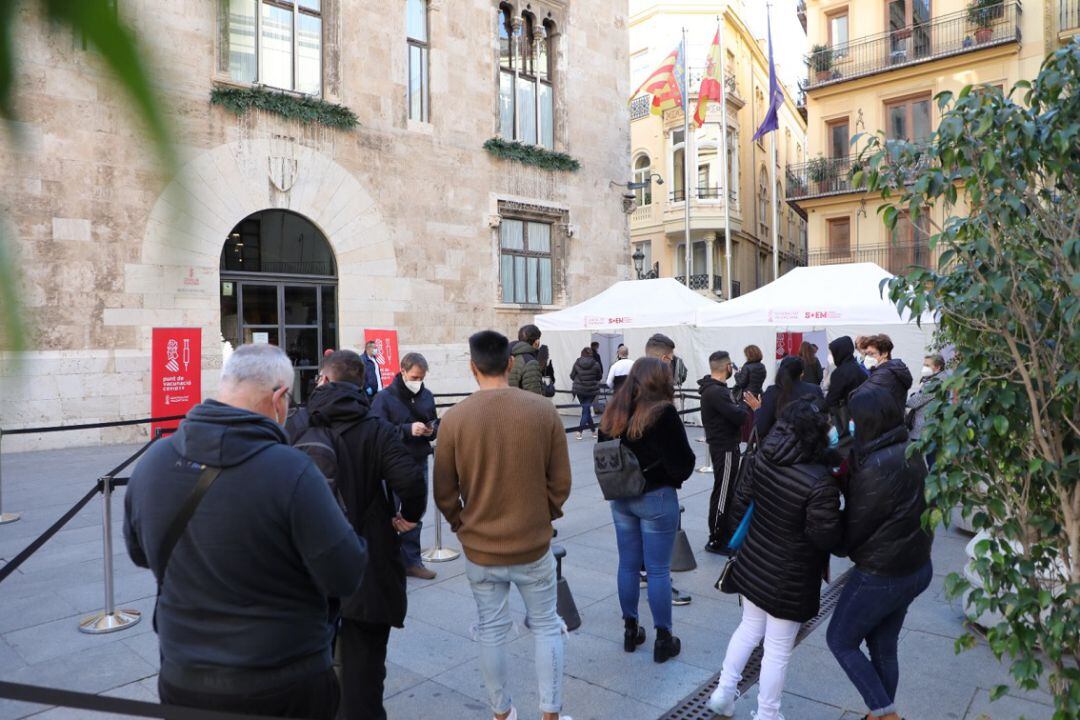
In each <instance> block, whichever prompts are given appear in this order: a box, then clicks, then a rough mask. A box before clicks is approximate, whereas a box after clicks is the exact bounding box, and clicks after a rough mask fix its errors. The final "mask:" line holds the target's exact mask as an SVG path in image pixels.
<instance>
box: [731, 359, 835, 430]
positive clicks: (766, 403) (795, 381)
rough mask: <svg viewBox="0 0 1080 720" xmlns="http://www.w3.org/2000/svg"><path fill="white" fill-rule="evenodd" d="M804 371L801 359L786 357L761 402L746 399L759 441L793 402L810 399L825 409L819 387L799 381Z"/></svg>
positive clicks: (823, 397)
mask: <svg viewBox="0 0 1080 720" xmlns="http://www.w3.org/2000/svg"><path fill="white" fill-rule="evenodd" d="M804 370H805V366H804V365H803V361H802V358H799V357H795V356H788V357H786V358H784V359H783V360H781V361H780V367H779V368H778V369H777V371H776V383H775V384H774V385H773V386H771V387H770V388H769V389H768V390H766V391H765V395H763V396H762V398H761V402H760V403H759V404H758V403H754V402H753V401H751V400H750V399H749V398H746V401H747V402H748V403H749V404H750V407H752V408H754V410H755V412H754V427H756V428H757V432H758V439H759V440H764V439H765V436H766V435H768V434H769V431H770V430H772V427H773V424H775V423H776V417H777V415H779V414H780V412H781V411H782V410H783V409H784V408H785V407H787V405H788V403H790V402H792V401H793V400H798V399H799V398H802V397H810V398H814V399H816V400H820V401H821V404H820V405H819V406H818V407H821V408H824V407H825V395H824V393H822V392H821V387H820V386H819V385H811V384H810V383H807V382H803V381H802V380H801V379H800V378H802V374H803V371H804ZM755 404H756V405H757V407H755Z"/></svg>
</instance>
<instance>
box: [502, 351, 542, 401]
mask: <svg viewBox="0 0 1080 720" xmlns="http://www.w3.org/2000/svg"><path fill="white" fill-rule="evenodd" d="M536 353H537V349H536V348H534V347H533V346H532V345H530V344H529V343H527V342H522V341H520V340H519V341H518V342H517V343H516V344H515V345H514V349H513V350H511V351H510V354H511V355H512V356H513V357H514V367H512V368H511V369H510V387H516V388H521V389H522V390H527V391H528V392H531V393H536V394H537V395H543V394H544V379H543V378H544V375H543V371H544V369H543V368H542V367H540V363H539V362H537V360H536Z"/></svg>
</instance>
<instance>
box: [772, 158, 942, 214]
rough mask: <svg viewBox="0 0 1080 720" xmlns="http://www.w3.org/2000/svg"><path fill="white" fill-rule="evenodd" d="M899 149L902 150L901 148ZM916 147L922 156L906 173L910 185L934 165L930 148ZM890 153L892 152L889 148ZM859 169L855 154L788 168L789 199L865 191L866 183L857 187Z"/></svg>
mask: <svg viewBox="0 0 1080 720" xmlns="http://www.w3.org/2000/svg"><path fill="white" fill-rule="evenodd" d="M895 147H896V148H897V149H899V147H900V146H895ZM913 147H914V149H915V152H916V153H918V154H917V155H916V157H915V160H914V162H913V163H912V164H911V165H910V166H909V167H908V168H907V170H906V177H907V178H909V182H914V180H915V177H916V176H917V175H918V174H919V173H920V172H922V171H923V170H925V169H926V168H928V167H930V166H931V165H932V164H933V162H934V157H933V155H931V154H930V153H929V152H928V151H927V150H928V146H926V145H914V146H913ZM886 152H887V153H891V152H892V151H891V150H890V149H889V146H887V149H886ZM859 167H860V165H859V159H858V157H857V156H855V155H848V156H847V157H839V158H824V157H819V158H815V159H813V160H811V161H810V162H805V163H800V164H798V165H788V166H787V171H786V172H785V179H786V181H787V193H786V196H787V199H788V200H806V199H808V198H815V197H824V196H826V195H841V194H843V193H851V192H862V191H863V190H865V189H866V183H865V180H863V181H862V182H861V183H860V184H859V185H858V186H856V185H855V183H854V180H853V177H852V176H853V175H854V173H855V172H856V171H857V170H858V169H859Z"/></svg>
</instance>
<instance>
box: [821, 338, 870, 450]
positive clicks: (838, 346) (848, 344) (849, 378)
mask: <svg viewBox="0 0 1080 720" xmlns="http://www.w3.org/2000/svg"><path fill="white" fill-rule="evenodd" d="M829 352H830V353H831V354H832V359H833V364H834V365H835V367H834V368H833V371H832V372H831V373H830V374H829V390H828V392H826V393H825V404H826V405H828V407H829V411H830V412H831V413H832V416H833V424H834V425H835V427H836V429H837V431H838V432H839V433H840V437H846V436H847V434H848V421H849V420H850V419H851V417H850V415H849V414H848V411H847V399H848V396H849V395H851V393H852V392H853V391H854V390H855V388H857V387H859V386H860V385H862V384H863V383H864V382H866V372H865V370H864V369H863V367H862V366H860V365H859V360H858V358H857V357H856V356H855V343H854V342H853V341H852V339H851V338H850V337H848V336H847V335H844V336H843V337H838V338H836V339H835V340H833V341H832V342H831V343H829Z"/></svg>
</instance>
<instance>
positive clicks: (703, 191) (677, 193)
mask: <svg viewBox="0 0 1080 720" xmlns="http://www.w3.org/2000/svg"><path fill="white" fill-rule="evenodd" d="M690 196H691V197H694V198H697V199H698V200H723V199H724V189H723V187H721V186H720V185H707V186H703V187H697V188H691V189H690ZM668 199H669V200H670V201H671V202H685V201H686V191H685V190H683V189H679V190H672V191H671V194H670V195H669V196H668ZM728 200H729V201H730V202H731V203H732V204H734V203H735V202H736V195H735V191H734V188H733V189H732V191H731V192H730V193H728Z"/></svg>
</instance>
